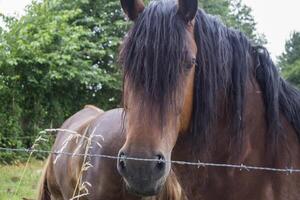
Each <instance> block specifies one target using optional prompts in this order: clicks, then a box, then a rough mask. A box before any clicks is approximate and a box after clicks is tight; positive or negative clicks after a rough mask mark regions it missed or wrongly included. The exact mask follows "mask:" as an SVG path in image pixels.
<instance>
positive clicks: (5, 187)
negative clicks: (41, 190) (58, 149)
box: [0, 160, 43, 200]
mask: <svg viewBox="0 0 300 200" xmlns="http://www.w3.org/2000/svg"><path fill="white" fill-rule="evenodd" d="M42 168H43V161H37V160H33V161H31V162H30V163H29V165H28V166H27V168H26V171H25V174H24V179H23V180H22V181H21V177H22V174H23V172H24V169H25V164H16V165H3V164H1V165H0V199H1V200H8V199H9V200H32V199H35V198H36V192H37V186H38V183H39V178H40V176H41V173H42V170H43V169H42ZM20 181H21V182H20ZM19 184H20V186H19V189H18V191H16V190H17V187H18V185H19Z"/></svg>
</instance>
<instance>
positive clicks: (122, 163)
mask: <svg viewBox="0 0 300 200" xmlns="http://www.w3.org/2000/svg"><path fill="white" fill-rule="evenodd" d="M125 161H126V156H125V154H124V153H123V152H121V153H120V154H119V166H120V168H121V169H122V170H124V169H125V168H126V164H125V163H126V162H125Z"/></svg>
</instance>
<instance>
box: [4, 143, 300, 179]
mask: <svg viewBox="0 0 300 200" xmlns="http://www.w3.org/2000/svg"><path fill="white" fill-rule="evenodd" d="M0 151H8V152H25V153H46V154H54V155H66V156H88V157H98V158H105V159H113V160H117V159H125V160H134V161H144V162H164V163H172V164H177V165H189V166H195V167H198V168H200V167H219V168H234V169H239V170H246V171H251V170H255V171H269V172H280V173H287V174H292V173H300V169H293V168H271V167H259V166H251V165H244V164H240V165H236V164H222V163H209V162H201V161H198V162H189V161H176V160H169V161H168V160H163V161H162V160H158V159H146V158H134V157H118V156H112V155H105V154H83V153H71V152H60V151H48V150H36V149H24V148H22V149H17V148H6V147H0Z"/></svg>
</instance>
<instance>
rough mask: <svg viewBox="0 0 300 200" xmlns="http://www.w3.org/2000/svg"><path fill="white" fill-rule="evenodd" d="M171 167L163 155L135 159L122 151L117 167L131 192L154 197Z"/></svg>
mask: <svg viewBox="0 0 300 200" xmlns="http://www.w3.org/2000/svg"><path fill="white" fill-rule="evenodd" d="M139 158H144V159H150V160H143V159H139ZM169 165H170V164H169V163H166V162H165V157H164V156H163V155H162V154H156V155H153V156H149V155H148V156H145V155H144V156H141V155H139V156H138V159H135V158H133V156H129V155H128V154H127V153H125V151H122V150H121V151H120V152H119V159H118V165H117V167H118V171H119V173H120V175H121V176H122V177H123V178H124V180H125V183H126V186H127V189H128V191H129V192H131V193H134V194H136V195H139V196H153V195H156V194H157V193H159V192H160V190H161V188H162V186H163V184H164V182H165V180H166V176H167V174H168V172H169V170H170V166H169Z"/></svg>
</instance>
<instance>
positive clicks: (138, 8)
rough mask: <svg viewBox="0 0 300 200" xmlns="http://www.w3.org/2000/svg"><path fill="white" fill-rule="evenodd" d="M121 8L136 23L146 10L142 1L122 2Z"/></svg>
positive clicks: (122, 0)
mask: <svg viewBox="0 0 300 200" xmlns="http://www.w3.org/2000/svg"><path fill="white" fill-rule="evenodd" d="M121 6H122V8H123V10H124V12H125V14H126V15H127V16H128V18H129V19H130V20H132V21H134V20H135V19H136V18H137V17H138V15H139V13H141V12H143V10H144V8H145V5H144V3H143V1H142V0H121Z"/></svg>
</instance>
